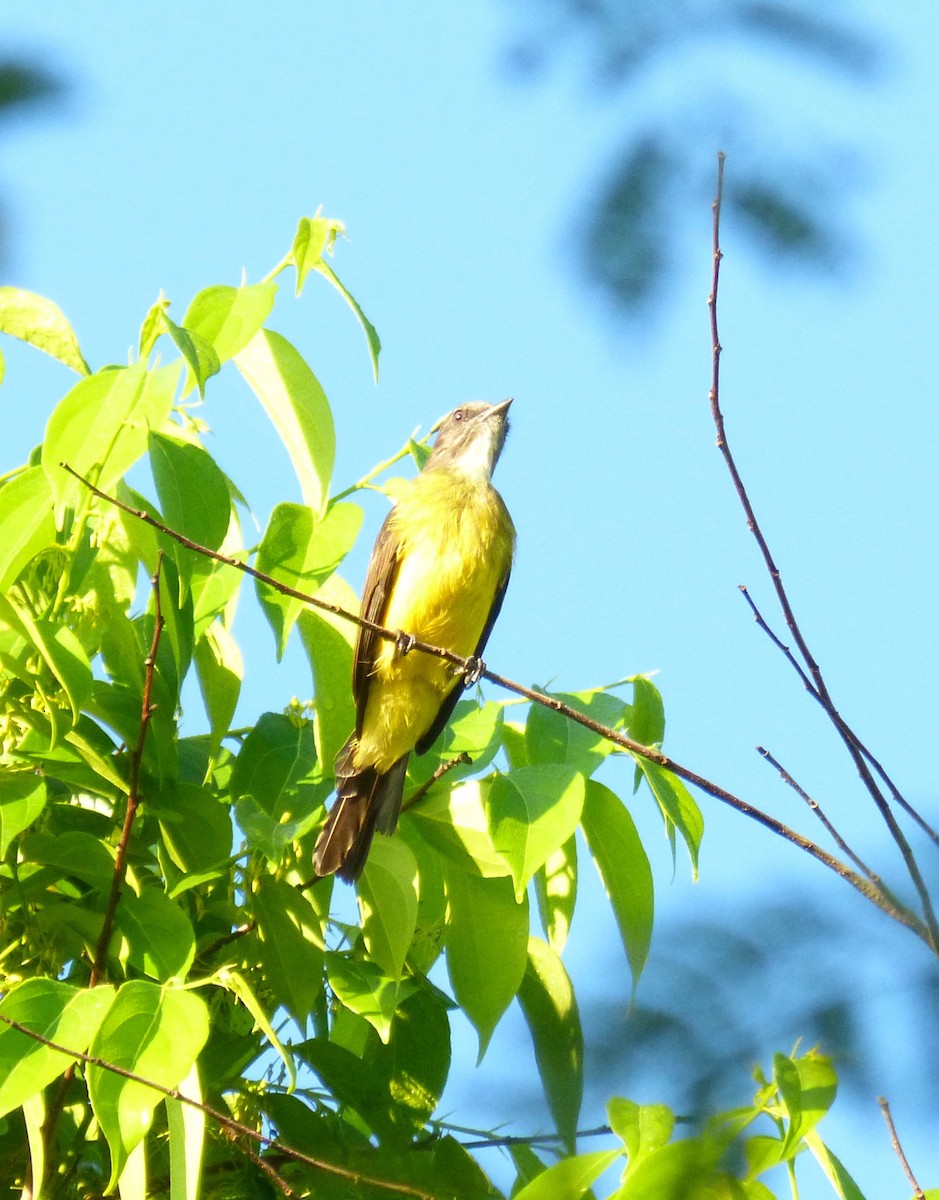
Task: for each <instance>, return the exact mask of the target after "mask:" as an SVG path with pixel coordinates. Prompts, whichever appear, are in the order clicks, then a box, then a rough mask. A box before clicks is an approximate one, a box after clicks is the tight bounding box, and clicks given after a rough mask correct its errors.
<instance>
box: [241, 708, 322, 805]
mask: <svg viewBox="0 0 939 1200" xmlns="http://www.w3.org/2000/svg"><path fill="white" fill-rule="evenodd" d="M315 766H316V751H315V748H314V746H313V731H312V729H311V728H310V725H309V724H301V723H297V722H294V721H291V720H290V719H289V718H288V717H285V716H284V715H283V714H282V713H272V712H267V713H262V714H261V717H260V719H259V721H258V723H257V724H256V725H255V727H254V728H253V729H252V730H251V732H250V733H249V734H248V736H247V737H246V738H245V740H244V742H243V743H242V746H241V750H240V751H239V752H238V757H237V758H236V759H235V765H234V769H233V770H232V777H231V784H230V788H231V794H232V798H233V799H235V800H240V799H241V798H242V797H244V796H252V797H253V798H254V799H255V800H256V801H257V803H258V805H259V807H260V808H261V809H262V811H263V812H265V813H267V814H268V816H270V817H272V818H273V819H274V820H275V821H277V822H279V823H286V822H288V821H290V820H291V819H292V818H294V817H296V816H297V815H298V814H302V813H304V812H305V811H306V808H305V805H304V801H305V800H306V799H307V795H308V787H309V785H308V783H307V780H308V777H309V775H310V773H311V772H312V770H313V768H314V767H315Z"/></svg>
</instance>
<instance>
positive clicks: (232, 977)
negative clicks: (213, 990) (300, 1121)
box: [218, 967, 297, 1092]
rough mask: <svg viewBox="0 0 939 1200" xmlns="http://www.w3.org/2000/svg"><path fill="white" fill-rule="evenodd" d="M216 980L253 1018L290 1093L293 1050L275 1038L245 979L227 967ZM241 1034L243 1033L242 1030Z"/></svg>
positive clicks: (294, 1077) (294, 1074)
mask: <svg viewBox="0 0 939 1200" xmlns="http://www.w3.org/2000/svg"><path fill="white" fill-rule="evenodd" d="M218 978H219V982H220V983H221V984H222V985H223V987H226V988H228V990H229V991H230V992H232V993H233V994H234V995H235V996H237V997H238V999H239V1000H240V1001H241V1003H242V1004H243V1005H244V1006H245V1008H246V1009H247V1010H248V1012H249V1013H250V1014H251V1016H252V1017H253V1018H254V1023H255V1025H256V1026H257V1027H258V1029H260V1030H261V1032H262V1033H263V1034H264V1036H265V1037H266V1038H267V1040H268V1041H269V1042H270V1044H271V1047H272V1048H273V1049H274V1050H275V1051H276V1052H277V1054H278V1055H279V1056H280V1060H281V1062H282V1063H283V1064H284V1067H285V1068H286V1071H287V1078H288V1089H289V1090H290V1091H291V1092H292V1091H293V1089H294V1088H295V1087H296V1086H297V1067H296V1063H295V1062H294V1057H293V1048H292V1047H291V1048H289V1049H288V1048H287V1047H286V1046H284V1044H283V1043H282V1042H281V1040H280V1038H279V1037H278V1036H277V1031H276V1030H275V1029H274V1026H273V1025H272V1024H271V1019H270V1017H269V1016H268V1015H267V1013H266V1012H265V1011H264V1009H263V1008H262V1006H261V1003H260V1001H259V1000H258V998H257V996H255V994H254V992H253V991H252V990H251V986H250V984H249V983H248V981H247V980H246V979H244V978H242V976H241V975H239V974H238V972H237V971H232V970H230V969H229V968H227V967H223V968H222V970H221V971H219V972H218ZM242 1032H244V1031H243V1030H242ZM251 1057H252V1058H253V1057H254V1054H252V1056H251ZM245 1066H247V1063H245Z"/></svg>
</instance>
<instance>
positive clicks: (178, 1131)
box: [166, 1066, 206, 1200]
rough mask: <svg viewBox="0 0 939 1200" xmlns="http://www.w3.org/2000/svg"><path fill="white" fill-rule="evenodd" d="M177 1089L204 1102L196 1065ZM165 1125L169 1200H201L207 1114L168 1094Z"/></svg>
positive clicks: (197, 1100)
mask: <svg viewBox="0 0 939 1200" xmlns="http://www.w3.org/2000/svg"><path fill="white" fill-rule="evenodd" d="M178 1090H179V1091H180V1092H181V1093H182V1094H183V1095H184V1096H188V1097H189V1099H190V1100H195V1101H196V1102H197V1103H199V1104H201V1103H202V1102H203V1095H202V1087H201V1085H200V1083H199V1071H198V1069H197V1067H195V1066H193V1068H192V1070H191V1071H190V1072H189V1074H188V1075H187V1076H186V1078H185V1079H184V1080H183V1081H182V1082H181V1083H180V1085H179V1089H178ZM166 1124H167V1133H168V1135H169V1161H170V1193H169V1200H198V1197H199V1188H200V1184H201V1179H202V1153H203V1149H204V1147H205V1131H206V1116H205V1113H204V1112H203V1111H202V1110H201V1109H198V1108H194V1107H193V1105H191V1104H184V1103H183V1102H182V1101H181V1100H174V1099H172V1098H171V1097H169V1096H167V1098H166Z"/></svg>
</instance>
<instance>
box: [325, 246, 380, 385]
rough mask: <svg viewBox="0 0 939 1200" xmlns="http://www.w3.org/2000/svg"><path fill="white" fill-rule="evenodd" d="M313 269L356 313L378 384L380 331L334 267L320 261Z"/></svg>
mask: <svg viewBox="0 0 939 1200" xmlns="http://www.w3.org/2000/svg"><path fill="white" fill-rule="evenodd" d="M313 269H314V270H315V271H318V272H319V273H320V275H322V276H323V278H324V279H327V280H329V282H330V283H331V284H332V285H333V287H334V288H335V289H336V291H337V292H338V293H339V295H340V296H342V298H343V300H345V302H346V304H348V305H349V307H350V308H351V309H352V311H353V312H354V313H355V317H356V320H357V321H358V323H359V324H360V325H361V326H362V330H363V332H364V333H365V340H366V341H367V342H368V355H369V358H370V359H371V360H372V374H373V375H374V377H375V382H376V383H377V382H378V356H379V355H380V354H381V339H380V338H379V336H378V330H377V329H376V328H375V326H374V325H373V324H372V323H371V321H370V320H369V319H368V317H367V316H366V315H365V313H364V312H363V311H362V309H361V306H360V305H359V302H358V301H357V300H356V298H355V297H354V296H353V295H352V293H351V292H350V291H349V290H348V288H347V287H346V286H345V284H343V283H342V282H341V280H340V279H339V276H338V275H337V274H336V272H335V271H334V270H333V269H332V267H330V266H329V265H328V264H327V263H325V262H323V260H322V259H320V261H319V262H318V263H317V264H316V265H315V267H314V268H313Z"/></svg>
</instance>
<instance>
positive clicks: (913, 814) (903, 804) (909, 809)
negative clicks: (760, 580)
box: [740, 583, 939, 846]
mask: <svg viewBox="0 0 939 1200" xmlns="http://www.w3.org/2000/svg"><path fill="white" fill-rule="evenodd" d="M740 592H741V594H742V595H743V598H744V600H746V602H747V604H748V605H749V606H750V611H751V612H752V613H753V619H754V620H755V621H756V623H757V625H759V627H760V629H762V630H763V632H764V633H765V634H766V636H767V637H768V638H769V640H770V641H771V642H772V643H773V645H774V646H775V647H776V648H777V650H779V651H780V653H781V654H782V655H783V657H784V658H785V659H786V662H788V663H789V665H790V666H791V667H792V669H793V670H794V671H795V672H796V674H797V675H798V676H799V678H800V679H801V680H802V684H803V686H804V687H805V690H806V691H807V692H808V693H809V695H810V696H811V697H812V699H813V700H816V701H817V702H818V703H819V704H820V705H821V706H822V709H823V710H824V711H825V713H826V715H827V716H828V717H829V718H830V719H834V720H835V724H836V725H838V727H839V731H841V732H843V734H844V735H845V736H847V737H850V739H851V741H852V742H853V743H854V745H855V746H857V748H858V750H859V751H860V752H861V754H863V755H864V757H865V758H866V759H867V761H868V762H869V763H870V765H871V766H872V767H873V768H874V771H875V772H876V773H877V774H878V775H879V776H880V778H881V779H882V780H883V782H884V783H885V784H886V786H887V788H888V789H889V791H890V795H891V796H892V797H893V800H894V801H895V803H897V804H898V805H899V806H900V808H902V809H903V811H904V812H905V813H906V814H907V816H908V817H910V818H911V819H912V820H914V821H915V822H916V824H917V825H918V826H919V827H920V829H921V830H922V831H923V833H925V834H926V836H927V837H928V838H930V839H931V840H932V841H933V842H935V844H936V845H937V846H939V833H937V832H936V830H935V829H933V828H932V826H931V825H930V824H929V822H928V821H927V820H926V819H925V818H924V817H922V816H921V815H920V814H919V813H918V812H917V811H916V809H915V808H914V807H913V806H912V804H910V803H909V801H908V800H907V799H906V798H905V797H904V796H903V795H902V794H901V793H900V790H899V788H898V787H897V785H896V784H895V783H894V782H893V780H892V779H891V778H890V776H889V775H888V774H887V772H886V771H885V770H884V768H883V767H882V766H881V764H880V763H879V762H878V761H877V759H876V758H875V757H874V755H873V754H872V753H871V752H870V750H868V748H867V747H866V746H865V745H864V743H863V742H862V741H861V739H860V738H859V737H858V736H857V734H855V733H854V731H853V730H852V729H850V728H849V727H848V726H847V725H846V724H844V722H843V721H842V718H841V717H840V715H838V714H835V715H834V717H832V714H831V713H830V712H829V710H828V708H827V706H826V704H825V700H824V698H823V697H822V696H820V695H819V694H818V691H817V690H816V688H815V685H814V684H813V683H812V681H811V679H809V677H808V675H806V673H805V670H804V668H803V667H802V665H801V663H799V661H798V660H797V659H796V657H795V655H794V654H793V653H792V651H791V650H790V649H789V647H788V646H787V645H785V643H784V642H783V641H782V640H781V639H780V638H779V637H778V636H777V635H776V634H775V633H774V632H773V630H772V629H770V627H769V624H768V623H767V621H766V619H765V618H764V616H763V614H762V613H761V612H760V610H759V608H757V606H756V602H755V601H754V599H753V597H752V596H751V595H750V593H749V591H748V590H747V586H746V584H743V583H742V584H740ZM842 726H843V729H842Z"/></svg>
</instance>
